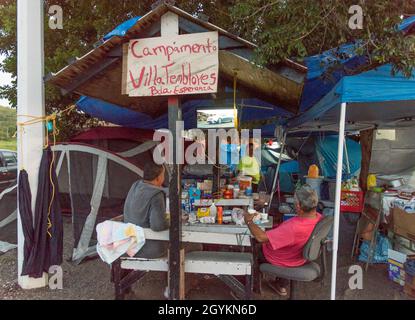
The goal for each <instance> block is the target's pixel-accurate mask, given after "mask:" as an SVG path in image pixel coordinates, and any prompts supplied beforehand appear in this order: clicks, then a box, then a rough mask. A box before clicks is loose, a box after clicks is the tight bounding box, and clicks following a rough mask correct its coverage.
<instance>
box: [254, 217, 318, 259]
mask: <svg viewBox="0 0 415 320" xmlns="http://www.w3.org/2000/svg"><path fill="white" fill-rule="evenodd" d="M321 218H322V216H321V214H319V213H317V217H316V218H303V217H294V218H291V219H289V220H287V221H284V222H283V223H281V224H280V225H279V226H278V227H276V228H274V229H272V230H269V231H267V232H266V234H267V236H268V239H269V242H267V243H264V244H263V246H262V251H263V252H264V256H265V258H266V259H267V261H268V262H269V263H271V264H273V265H276V266H282V267H298V266H301V265H303V264H305V263H306V262H307V260H305V259H304V257H303V248H304V246H305V244H306V243H307V240H308V239H309V238H310V235H311V233H312V232H313V230H314V227H315V226H316V224H317V222H319V221H320V220H321Z"/></svg>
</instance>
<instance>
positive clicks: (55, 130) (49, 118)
mask: <svg viewBox="0 0 415 320" xmlns="http://www.w3.org/2000/svg"><path fill="white" fill-rule="evenodd" d="M75 107H76V106H75V105H72V106H70V107H68V108H66V109H64V110H62V111H61V112H60V114H62V113H69V112H71V111H72V110H74V109H75ZM17 116H18V117H26V118H29V119H30V120H27V121H24V122H18V123H17V125H18V127H19V130H20V136H21V137H22V136H23V134H24V127H25V126H29V125H33V124H36V123H43V122H44V124H45V127H46V130H45V131H46V133H45V138H44V139H45V143H44V146H43V148H44V149H46V148H48V147H49V132H50V131H51V132H52V136H53V144H52V145H53V146H55V145H56V136H57V135H58V134H59V129H58V128H57V125H56V118H57V113H53V114H51V115H48V116H44V117H39V116H32V115H17ZM50 123H52V127H51V128H50ZM22 140H23V139H20V141H19V143H20V152H21V154H23V143H22ZM54 164H55V152H53V151H52V160H51V162H50V165H49V181H50V184H51V186H52V196H51V199H50V202H49V205H48V219H47V231H46V232H47V234H48V236H49V237H50V238H52V233H51V231H50V229H51V228H52V222H51V219H50V214H51V211H52V205H53V201H54V200H55V195H56V186H55V183H54V181H53V166H54ZM20 169H23V164H22V163H21V164H20Z"/></svg>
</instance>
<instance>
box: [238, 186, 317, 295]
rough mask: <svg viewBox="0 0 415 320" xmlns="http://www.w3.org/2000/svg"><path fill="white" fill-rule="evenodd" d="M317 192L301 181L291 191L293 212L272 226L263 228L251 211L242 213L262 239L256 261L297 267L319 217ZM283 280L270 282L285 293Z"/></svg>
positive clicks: (255, 233) (257, 236)
mask: <svg viewBox="0 0 415 320" xmlns="http://www.w3.org/2000/svg"><path fill="white" fill-rule="evenodd" d="M317 204H318V197H317V193H316V192H315V191H314V190H313V189H312V188H311V187H310V186H309V185H304V186H302V187H301V188H300V189H298V190H297V191H296V193H295V195H294V205H295V209H296V212H297V216H296V217H294V218H291V219H289V220H287V221H285V222H283V223H281V224H280V225H279V226H277V227H276V228H274V229H271V230H269V231H264V230H262V229H261V228H259V227H258V226H257V225H256V224H255V223H254V222H253V218H254V215H251V214H248V213H246V214H245V217H244V218H245V223H246V224H247V226H248V228H249V230H250V231H251V233H252V235H253V236H254V237H255V238H256V240H257V241H258V242H260V243H262V254H263V256H260V258H259V259H260V263H264V262H266V263H270V264H273V265H276V266H282V267H298V266H302V265H304V264H305V263H306V262H307V260H305V259H304V257H303V248H304V246H305V244H306V243H307V241H308V239H309V238H310V236H311V233H312V232H313V230H314V227H315V226H316V224H317V222H319V221H320V219H321V218H322V216H321V214H319V213H318V212H317V211H316V209H317ZM286 284H287V283H286V280H283V279H276V281H275V283H272V284H271V286H272V287H274V289H275V290H276V291H277V292H278V293H279V294H280V295H287V289H286Z"/></svg>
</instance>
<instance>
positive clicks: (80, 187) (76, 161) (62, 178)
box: [53, 128, 151, 263]
mask: <svg viewBox="0 0 415 320" xmlns="http://www.w3.org/2000/svg"><path fill="white" fill-rule="evenodd" d="M105 129H106V130H107V129H108V128H105ZM114 129H117V128H114ZM106 130H103V131H106ZM94 131H95V133H96V132H97V130H96V129H94ZM98 131H99V132H100V133H101V134H102V135H105V132H103V131H100V130H98ZM109 131H113V130H109ZM108 135H110V134H108ZM84 136H87V133H85V134H84ZM91 136H94V134H91ZM98 141H103V140H94V139H92V140H88V142H90V143H97V142H98ZM105 141H106V142H107V143H108V145H107V146H106V150H107V151H105V150H103V149H100V148H97V147H94V146H92V145H86V144H76V143H66V144H57V145H55V146H53V151H54V152H55V154H56V158H57V159H58V160H57V162H58V163H60V165H58V166H57V175H58V182H59V188H60V190H61V192H60V196H61V201H62V202H64V201H63V200H67V199H68V198H69V202H70V205H69V207H70V212H71V214H72V221H73V237H74V248H73V252H72V260H73V261H76V262H77V263H79V262H81V261H82V260H83V259H84V258H85V257H87V256H89V255H91V254H94V253H95V252H96V248H95V244H96V231H95V227H96V225H97V223H100V222H102V221H105V220H108V219H111V218H113V217H115V216H118V215H120V214H122V208H123V205H124V201H125V198H126V196H127V193H128V191H129V189H130V187H131V185H132V184H133V183H134V182H135V181H137V180H138V179H141V177H142V175H143V172H142V170H141V169H140V167H139V165H140V166H142V164H143V163H144V162H145V161H148V160H147V159H150V158H151V154H149V153H148V152H143V153H141V154H136V155H134V156H133V157H132V158H131V159H130V158H128V159H127V158H122V157H120V156H119V155H117V154H116V153H115V152H114V153H113V152H110V151H109V150H113V151H114V150H117V152H118V151H120V152H125V151H128V150H130V149H131V148H133V147H136V146H137V145H138V144H139V143H137V142H134V141H132V140H126V139H125V138H124V139H118V138H117V139H114V140H110V139H107V140H105ZM110 142H111V144H110ZM112 142H114V144H112ZM143 144H145V142H144V143H142V144H141V145H143ZM109 182H111V183H109ZM66 202H68V201H66ZM66 206H68V205H67V204H66Z"/></svg>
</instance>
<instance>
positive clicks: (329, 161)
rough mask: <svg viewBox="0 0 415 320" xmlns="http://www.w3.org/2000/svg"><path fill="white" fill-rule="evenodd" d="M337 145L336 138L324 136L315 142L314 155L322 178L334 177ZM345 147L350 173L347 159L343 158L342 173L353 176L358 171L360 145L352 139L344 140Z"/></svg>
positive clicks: (360, 153) (360, 158)
mask: <svg viewBox="0 0 415 320" xmlns="http://www.w3.org/2000/svg"><path fill="white" fill-rule="evenodd" d="M338 145H339V137H338V136H325V137H322V138H320V139H317V141H316V154H317V158H318V162H319V166H320V168H321V171H322V172H321V173H322V175H323V176H324V177H327V178H335V177H336V168H337V148H338ZM346 146H347V155H348V158H349V166H350V172H348V168H347V158H346V157H343V173H347V174H350V175H351V176H354V175H356V174H357V173H358V172H359V171H360V165H361V161H362V150H361V147H360V144H359V143H357V142H356V141H354V140H352V139H346Z"/></svg>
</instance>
